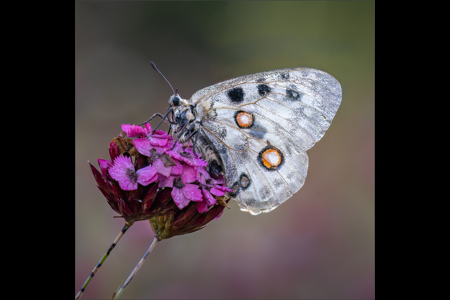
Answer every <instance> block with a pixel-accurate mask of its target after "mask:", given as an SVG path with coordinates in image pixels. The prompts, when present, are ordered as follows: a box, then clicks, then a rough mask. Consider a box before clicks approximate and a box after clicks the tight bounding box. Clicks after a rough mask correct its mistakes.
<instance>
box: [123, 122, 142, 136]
mask: <svg viewBox="0 0 450 300" xmlns="http://www.w3.org/2000/svg"><path fill="white" fill-rule="evenodd" d="M122 130H123V131H125V133H126V134H127V135H128V136H129V137H144V136H146V132H145V130H144V129H143V128H142V127H141V126H137V125H134V124H133V125H129V124H122Z"/></svg>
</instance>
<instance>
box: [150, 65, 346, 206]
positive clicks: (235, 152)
mask: <svg viewBox="0 0 450 300" xmlns="http://www.w3.org/2000/svg"><path fill="white" fill-rule="evenodd" d="M152 66H153V68H154V69H155V70H156V71H158V73H160V75H161V76H163V75H162V73H161V72H159V70H158V69H157V68H156V66H155V65H154V63H153V62H152ZM163 78H164V79H165V77H164V76H163ZM166 81H167V79H166ZM167 82H168V81H167ZM168 83H169V82H168ZM169 85H170V83H169ZM170 86H171V85H170ZM171 88H172V86H171ZM172 91H173V88H172ZM341 99H342V89H341V85H340V84H339V82H338V81H337V80H336V79H335V78H334V77H333V76H331V75H330V74H328V73H326V72H324V71H320V70H316V69H312V68H288V69H280V70H273V71H267V72H261V73H256V74H252V75H246V76H241V77H237V78H234V79H230V80H226V81H223V82H220V83H217V84H214V85H212V86H209V87H206V88H203V89H201V90H199V91H197V92H196V93H194V94H193V95H192V97H191V98H190V99H183V98H181V97H180V96H179V94H178V89H177V90H176V91H174V93H173V95H172V96H170V98H169V108H168V111H167V113H166V114H165V115H164V116H163V115H162V114H155V115H159V116H160V117H162V118H163V120H161V122H160V123H159V125H160V124H161V123H162V122H163V121H164V120H166V119H167V120H166V121H168V122H169V123H170V124H171V125H170V129H169V132H170V131H172V135H173V136H174V137H175V136H176V140H179V141H180V142H181V143H186V142H192V141H193V149H194V151H196V152H197V153H199V154H201V157H202V158H203V159H204V160H206V161H207V162H208V167H207V168H208V171H209V173H210V175H211V177H213V178H219V176H221V175H223V176H224V178H225V180H226V183H227V186H228V187H229V188H231V189H232V192H230V193H229V196H230V197H231V198H233V199H234V200H236V201H237V203H238V204H239V207H240V209H241V210H242V211H247V212H250V213H251V214H252V215H258V214H260V213H267V212H270V211H272V210H273V209H275V208H277V207H278V206H279V205H280V204H281V203H283V202H285V201H286V200H287V199H289V198H290V197H292V196H293V195H294V194H295V193H296V192H297V191H298V190H299V189H300V188H301V187H302V186H303V184H304V183H305V179H306V174H307V170H308V155H307V154H306V151H307V150H308V149H310V148H311V147H312V146H313V145H314V144H315V143H317V142H318V141H319V140H320V139H321V138H322V137H323V135H324V134H325V132H326V130H327V129H328V127H329V126H330V124H331V121H332V120H333V118H334V116H335V114H336V112H337V110H338V108H339V105H340V103H341ZM155 115H154V116H155ZM154 116H152V118H153V117H154ZM152 118H150V119H149V120H147V121H146V122H148V121H150V120H151V119H152ZM144 123H145V122H144ZM144 123H143V124H144ZM159 125H158V126H159Z"/></svg>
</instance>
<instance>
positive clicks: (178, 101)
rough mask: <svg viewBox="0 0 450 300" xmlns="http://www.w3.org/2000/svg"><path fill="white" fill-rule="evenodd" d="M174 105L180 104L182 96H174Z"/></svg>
mask: <svg viewBox="0 0 450 300" xmlns="http://www.w3.org/2000/svg"><path fill="white" fill-rule="evenodd" d="M171 102H172V105H173V106H179V105H180V98H178V97H177V96H175V97H173V99H172V101H171Z"/></svg>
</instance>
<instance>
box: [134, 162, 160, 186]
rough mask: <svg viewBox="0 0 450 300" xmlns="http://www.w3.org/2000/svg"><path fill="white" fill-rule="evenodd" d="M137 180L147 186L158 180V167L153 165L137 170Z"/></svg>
mask: <svg viewBox="0 0 450 300" xmlns="http://www.w3.org/2000/svg"><path fill="white" fill-rule="evenodd" d="M136 175H137V182H139V183H140V184H142V185H144V186H147V185H149V184H150V183H152V182H154V181H156V179H158V177H157V176H155V175H156V168H155V167H153V166H148V167H145V168H142V169H139V170H137V172H136Z"/></svg>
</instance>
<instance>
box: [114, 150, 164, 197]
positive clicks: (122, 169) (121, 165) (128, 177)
mask: <svg viewBox="0 0 450 300" xmlns="http://www.w3.org/2000/svg"><path fill="white" fill-rule="evenodd" d="M108 172H109V175H111V177H112V178H113V179H114V180H117V181H118V182H119V186H120V188H121V189H122V190H124V191H133V190H136V189H137V188H138V183H140V184H141V185H143V186H147V185H149V184H150V183H152V182H154V181H156V180H157V179H158V176H157V175H156V168H155V167H152V166H147V167H145V168H142V169H139V170H138V171H137V172H136V171H135V170H134V165H133V163H132V162H131V158H130V157H128V156H123V155H120V156H118V157H117V158H116V159H115V160H114V165H113V166H112V167H111V168H109V170H108Z"/></svg>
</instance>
